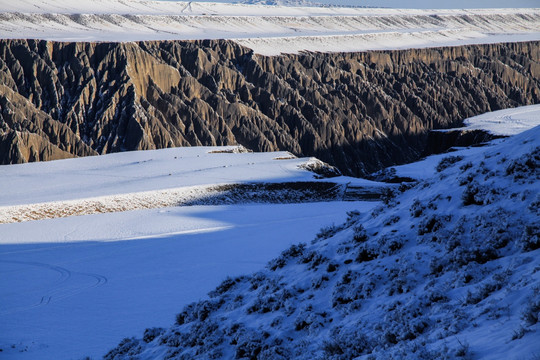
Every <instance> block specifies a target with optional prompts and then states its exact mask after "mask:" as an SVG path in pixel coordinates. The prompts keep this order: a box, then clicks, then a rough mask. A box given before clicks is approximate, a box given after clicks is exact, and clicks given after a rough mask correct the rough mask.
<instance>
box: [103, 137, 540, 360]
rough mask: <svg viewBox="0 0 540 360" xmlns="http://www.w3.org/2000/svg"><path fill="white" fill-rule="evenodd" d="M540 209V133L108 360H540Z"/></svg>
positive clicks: (220, 291) (407, 189)
mask: <svg viewBox="0 0 540 360" xmlns="http://www.w3.org/2000/svg"><path fill="white" fill-rule="evenodd" d="M539 206H540V127H536V128H534V129H532V130H529V131H526V132H523V133H522V134H519V135H516V136H514V137H511V138H508V139H506V140H498V141H495V143H494V144H493V145H491V146H488V147H486V148H484V149H482V151H476V150H475V151H474V152H473V153H471V154H467V153H466V152H463V153H461V154H460V155H459V156H454V155H452V153H450V154H448V155H447V156H446V157H444V158H443V159H442V160H441V161H440V162H439V163H438V164H437V166H436V168H435V169H434V176H432V177H429V178H428V179H426V180H423V181H420V182H417V183H413V184H404V185H402V186H401V187H400V189H399V191H396V192H393V193H388V196H387V198H386V199H385V202H384V205H381V206H380V207H378V208H376V209H375V210H373V211H367V212H364V211H360V212H356V211H352V212H349V216H348V219H347V221H346V222H345V223H343V224H341V225H339V226H331V227H326V228H323V229H322V230H321V231H320V232H319V234H318V235H317V237H316V238H315V239H314V240H313V241H312V242H311V243H303V244H295V245H293V246H291V247H290V248H288V249H287V250H285V251H283V252H282V254H281V256H279V257H277V258H275V259H273V260H272V261H270V262H269V263H268V264H267V266H266V267H265V268H264V269H261V270H260V271H258V272H256V273H253V274H251V275H243V276H240V277H231V278H228V279H226V280H225V281H224V282H223V283H222V284H221V285H220V286H218V287H217V288H216V289H215V290H214V291H212V292H211V293H210V294H209V297H208V298H207V299H204V300H203V301H200V302H195V303H193V304H190V305H188V306H186V307H185V308H184V309H183V310H182V311H181V312H180V313H179V314H178V315H177V317H176V324H175V325H173V326H172V327H170V328H168V329H163V328H149V329H147V330H146V331H145V332H144V334H143V335H142V337H140V338H138V339H137V338H126V339H124V340H123V341H122V342H121V343H120V344H119V345H118V346H117V347H116V348H114V349H113V350H111V351H110V352H109V353H108V354H107V355H106V357H105V358H106V359H128V358H133V357H136V358H138V359H155V358H182V359H184V358H186V359H187V358H189V359H231V358H237V359H255V358H257V359H291V358H295V359H353V358H358V359H441V358H449V359H454V358H465V359H467V358H481V359H511V358H516V359H517V358H520V359H531V358H534V357H535V356H538V354H539V353H540V343H538V341H537V340H538V335H539V330H540V322H539V314H540V295H539V294H540V271H539V270H540V227H539V224H540V221H539V220H540V207H539Z"/></svg>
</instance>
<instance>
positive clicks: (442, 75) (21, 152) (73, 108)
mask: <svg viewBox="0 0 540 360" xmlns="http://www.w3.org/2000/svg"><path fill="white" fill-rule="evenodd" d="M539 45H540V43H539V42H525V43H510V44H492V45H475V46H461V47H447V48H433V49H416V50H415V49H413V50H401V51H373V52H366V53H338V54H321V53H305V54H300V55H282V56H276V57H265V56H261V55H257V54H254V53H253V52H252V51H251V50H250V49H248V48H244V47H241V46H239V45H238V44H236V43H234V42H232V41H226V40H215V41H214V40H212V41H210V40H207V41H160V42H138V43H57V42H47V41H32V40H1V41H0V84H2V86H1V88H0V149H1V150H2V152H1V153H0V155H1V156H0V160H1V161H2V163H4V164H7V163H18V162H25V161H37V160H51V159H56V158H62V157H65V156H86V155H92V154H104V153H109V152H117V151H124V150H145V149H156V148H165V147H175V146H195V145H230V144H242V145H244V146H246V147H248V148H250V149H252V150H256V151H272V150H288V151H290V152H292V153H294V154H295V155H300V156H316V157H318V158H320V159H321V160H323V161H325V162H328V163H330V164H332V165H335V166H337V167H338V168H340V170H342V171H343V172H344V173H346V174H351V175H363V174H366V173H369V172H371V171H374V170H377V169H379V168H381V167H383V166H389V165H393V164H396V163H403V162H407V161H412V160H414V159H416V158H417V157H418V156H420V154H421V153H422V152H423V151H424V149H425V147H426V143H427V133H428V131H429V130H431V129H438V128H448V127H452V126H456V125H459V124H460V123H461V121H462V120H463V119H464V118H467V117H470V116H473V115H477V114H480V113H483V112H487V111H493V110H498V109H502V108H508V107H514V106H519V105H528V104H535V103H539V102H540V63H539V61H538V59H540V46H539ZM14 132H16V134H18V137H19V138H20V139H22V138H23V137H24V138H25V139H27V140H24V141H23V140H17V141H14V140H13V139H14V136H15V135H13V134H14ZM21 134H26V135H24V136H21ZM29 134H32V135H29ZM30 148H32V149H34V150H30ZM5 149H7V150H5ZM36 153H37V154H38V155H37V156H36V155H35V154H36ZM32 154H33V155H32Z"/></svg>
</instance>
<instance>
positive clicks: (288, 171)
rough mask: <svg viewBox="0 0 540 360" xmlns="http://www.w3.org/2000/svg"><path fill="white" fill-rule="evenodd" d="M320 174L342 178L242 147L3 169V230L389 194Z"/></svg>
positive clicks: (310, 162)
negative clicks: (173, 209) (348, 193)
mask: <svg viewBox="0 0 540 360" xmlns="http://www.w3.org/2000/svg"><path fill="white" fill-rule="evenodd" d="M321 167H322V168H321ZM316 168H321V169H322V170H324V169H327V170H330V171H335V169H333V168H332V167H330V166H328V165H326V164H324V163H322V162H321V161H319V160H317V159H315V158H296V157H295V156H293V155H292V154H290V153H288V152H267V153H252V152H247V150H246V149H244V148H243V147H238V146H229V147H187V148H186V147H183V148H171V149H162V150H152V151H139V152H127V153H117V154H109V155H103V156H100V157H86V158H79V159H67V160H58V161H52V162H43V163H32V164H21V165H10V166H3V167H2V168H1V169H0V171H1V173H2V176H1V178H0V187H2V188H4V189H10V191H9V192H6V193H4V194H2V196H1V197H0V224H2V223H11V222H20V221H28V220H40V219H51V218H58V217H68V216H74V215H88V214H96V213H105V212H120V211H130V210H138V209H152V208H163V207H169V206H177V205H180V204H191V205H193V204H218V203H232V202H243V203H246V202H277V203H280V202H281V203H283V202H286V203H289V202H306V201H322V200H326V201H332V200H336V199H341V197H342V196H343V192H344V191H345V188H346V184H349V186H350V185H352V186H356V187H362V188H364V187H366V188H373V189H377V188H379V189H380V188H381V186H384V184H377V183H374V182H370V181H368V180H362V179H355V178H349V177H335V178H332V179H331V180H325V179H321V175H319V174H317V172H320V171H318V170H316ZM309 169H313V170H314V171H315V172H313V171H308V170H309ZM269 184H270V185H269ZM271 184H281V187H276V186H271ZM290 184H305V185H304V186H300V185H298V186H296V185H290ZM374 191H375V190H374ZM252 193H253V194H252Z"/></svg>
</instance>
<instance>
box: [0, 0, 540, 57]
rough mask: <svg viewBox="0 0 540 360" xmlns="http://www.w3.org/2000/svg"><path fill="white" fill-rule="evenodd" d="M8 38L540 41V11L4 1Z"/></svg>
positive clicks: (307, 45)
mask: <svg viewBox="0 0 540 360" xmlns="http://www.w3.org/2000/svg"><path fill="white" fill-rule="evenodd" d="M0 38H3V39H18V38H26V39H46V40H55V41H115V42H116V41H140V40H196V39H232V40H234V41H237V42H238V43H239V44H241V45H244V46H247V47H249V48H251V49H253V50H254V51H255V52H256V53H259V54H263V55H278V54H280V53H298V52H301V51H321V52H335V51H365V50H379V49H405V48H413V47H414V48H422V47H433V46H453V45H463V44H484V43H496V42H512V41H530V40H540V9H534V8H532V9H477V10H459V9H450V10H441V9H438V10H426V9H383V8H342V7H289V6H266V5H243V4H227V3H207V2H204V3H203V2H183V1H143V0H130V1H122V0H96V1H91V0H79V1H77V2H73V1H68V0H48V1H46V2H45V1H41V2H36V1H31V0H18V1H13V0H0Z"/></svg>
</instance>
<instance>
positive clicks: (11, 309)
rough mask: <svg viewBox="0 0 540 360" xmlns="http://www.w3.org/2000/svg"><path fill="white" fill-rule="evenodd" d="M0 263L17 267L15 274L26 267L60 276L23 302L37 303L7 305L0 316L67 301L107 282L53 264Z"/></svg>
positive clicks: (100, 278) (4, 261)
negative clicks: (31, 300) (38, 293)
mask: <svg viewBox="0 0 540 360" xmlns="http://www.w3.org/2000/svg"><path fill="white" fill-rule="evenodd" d="M0 263H4V264H14V265H16V266H18V267H19V268H18V269H17V270H15V272H23V271H26V270H27V268H28V267H37V268H40V269H43V270H46V271H52V272H55V273H58V274H59V276H60V277H59V278H58V279H57V280H55V281H53V282H51V283H49V284H47V285H46V287H45V289H44V290H42V291H40V293H41V294H42V295H37V294H31V295H30V296H29V297H28V298H27V299H25V302H28V301H29V300H30V299H39V300H38V301H36V302H34V303H33V304H29V305H28V304H26V305H25V304H23V305H21V304H20V303H17V304H15V303H12V304H7V308H3V309H2V310H0V316H5V315H10V314H14V313H18V312H21V311H27V310H30V309H34V308H37V307H40V306H45V305H48V304H50V303H51V302H57V301H60V300H63V299H67V298H69V297H72V296H75V295H78V294H80V293H82V292H84V291H87V290H90V289H92V288H95V287H98V286H102V285H105V284H106V283H107V281H108V279H107V277H106V276H103V275H99V274H90V273H82V272H73V271H71V270H69V269H67V268H64V267H61V266H58V265H54V264H48V263H39V262H34V261H16V260H1V259H0ZM12 276H13V275H12ZM87 278H90V279H91V280H92V281H91V282H90V283H89V282H88V279H87ZM10 305H11V306H10Z"/></svg>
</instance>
